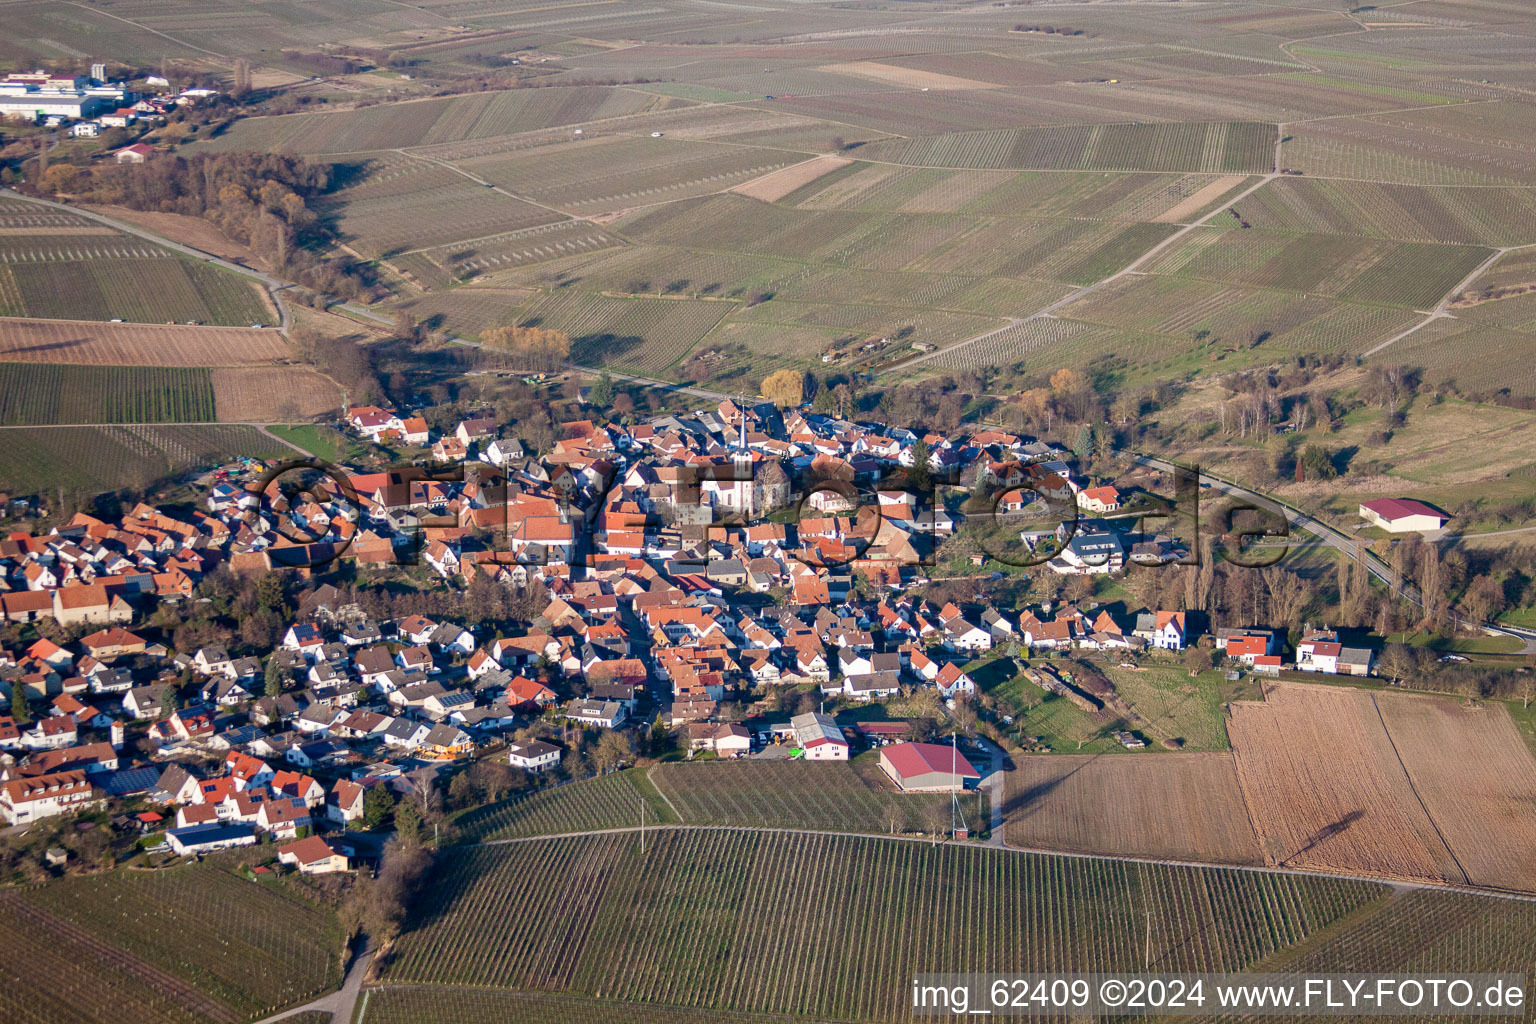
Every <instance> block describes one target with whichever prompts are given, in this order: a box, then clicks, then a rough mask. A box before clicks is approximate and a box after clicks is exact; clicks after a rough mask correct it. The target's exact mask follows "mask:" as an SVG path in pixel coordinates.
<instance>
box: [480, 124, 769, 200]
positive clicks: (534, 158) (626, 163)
mask: <svg viewBox="0 0 1536 1024" xmlns="http://www.w3.org/2000/svg"><path fill="white" fill-rule="evenodd" d="M799 160H800V158H799V157H798V156H797V155H796V154H792V153H786V152H783V151H781V150H772V149H761V148H756V147H748V146H720V145H714V144H710V143H705V142H691V141H688V140H686V139H668V138H661V139H653V138H649V137H646V138H628V137H624V136H608V137H604V138H593V139H590V140H584V141H574V142H567V143H562V144H559V145H553V146H544V147H541V148H539V149H535V150H531V151H528V152H526V153H511V154H495V155H492V156H485V157H472V158H470V159H466V160H461V161H459V162H458V164H457V165H456V166H459V167H461V168H463V169H464V170H465V171H467V172H469V173H471V174H474V175H476V176H477V177H480V178H484V179H485V180H486V181H489V182H491V183H492V184H495V185H499V186H501V187H503V188H505V189H507V190H508V191H510V192H513V193H515V194H517V195H525V196H528V197H529V198H531V199H533V200H534V201H536V202H538V203H540V204H543V205H545V206H550V207H553V208H555V209H558V210H564V211H566V212H568V213H573V214H581V215H586V216H592V215H596V214H604V213H613V212H616V211H620V210H627V209H631V208H635V207H643V206H654V205H656V204H657V203H663V202H671V201H675V200H678V199H688V198H691V197H693V196H700V195H708V194H709V193H712V192H723V191H725V190H727V189H730V188H732V187H733V186H736V185H739V184H741V183H743V182H746V181H751V180H753V179H755V178H760V177H762V176H764V175H766V174H768V173H770V172H772V171H775V170H777V169H779V168H780V167H784V166H786V165H788V164H792V163H798V162H799Z"/></svg>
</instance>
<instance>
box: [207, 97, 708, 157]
mask: <svg viewBox="0 0 1536 1024" xmlns="http://www.w3.org/2000/svg"><path fill="white" fill-rule="evenodd" d="M684 102H686V101H683V100H677V99H670V98H665V97H658V96H652V95H648V94H646V93H643V92H638V91H634V90H630V89H607V88H601V87H595V86H594V87H581V86H578V87H573V88H566V89H527V90H514V91H504V92H495V93H474V94H471V95H468V96H454V97H451V98H448V99H429V100H416V101H412V102H409V103H403V104H383V105H379V106H373V107H367V108H365V109H361V110H348V111H337V112H334V113H332V112H326V113H318V114H288V115H285V116H282V117H257V118H246V119H244V120H241V121H237V122H236V123H235V124H234V125H233V126H232V127H231V128H230V129H229V130H228V131H226V132H224V133H222V134H221V135H219V136H218V137H217V138H216V139H213V140H212V141H210V142H205V143H201V144H200V146H199V148H202V149H210V150H215V151H227V150H248V149H254V150H267V151H282V152H289V153H314V154H327V153H366V152H370V151H376V150H380V151H382V150H393V149H401V148H405V147H410V146H431V145H440V144H442V143H448V142H459V141H462V140H466V139H484V138H490V137H492V136H498V135H512V134H515V133H518V132H528V131H535V130H537V129H541V128H552V127H556V126H559V125H567V124H579V123H581V122H583V121H592V120H597V119H600V118H605V117H618V116H622V115H625V114H635V113H639V112H641V111H643V110H664V109H666V108H667V107H669V106H672V105H679V104H682V103H684Z"/></svg>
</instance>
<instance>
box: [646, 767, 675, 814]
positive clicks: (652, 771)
mask: <svg viewBox="0 0 1536 1024" xmlns="http://www.w3.org/2000/svg"><path fill="white" fill-rule="evenodd" d="M660 767H661V765H659V764H653V765H651V766H650V767H649V768H647V769H646V770H645V779H646V781H647V782H649V783H650V784H651V788H652V789H654V790H655V791H656V795H657V796H659V797H661V799H662V802H663V803H665V804H666V805H667V807H668V809H669V810H671V812H672V813H673V814H675V815H677V820H678V821H682V820H683V813H682V812H681V811H679V810H678V809H677V805H676V804H674V803H673V802H672V798H671V797H669V796H667V791H666V790H664V789H662V788H661V786H660V785H658V784H657V782H656V769H657V768H660Z"/></svg>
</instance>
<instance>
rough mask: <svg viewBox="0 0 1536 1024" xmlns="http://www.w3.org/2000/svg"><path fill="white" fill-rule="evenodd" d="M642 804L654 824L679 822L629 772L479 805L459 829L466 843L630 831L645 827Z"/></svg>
mask: <svg viewBox="0 0 1536 1024" xmlns="http://www.w3.org/2000/svg"><path fill="white" fill-rule="evenodd" d="M642 804H644V805H645V821H646V822H648V823H650V824H656V823H658V822H666V821H676V820H677V816H676V815H675V814H673V813H672V812H671V810H670V809H669V808H668V807H667V805H666V803H665V802H663V801H662V800H660V799H659V798H658V797H657V796H656V794H655V792H654V790H653V788H652V787H651V786H650V785H648V784H646V783H644V782H643V781H640V780H639V776H637V775H636V773H635V772H634V771H624V772H613V773H611V774H608V775H601V776H598V777H597V778H593V779H587V780H584V781H582V782H573V783H570V784H568V785H564V786H556V787H553V788H551V789H541V790H537V791H535V792H533V793H530V794H527V795H524V796H517V797H513V798H511V799H510V800H503V801H501V802H500V803H495V804H487V805H485V806H483V807H476V808H475V809H473V810H471V811H468V812H466V813H465V814H462V815H460V816H459V817H458V818H457V819H455V821H454V825H455V826H456V827H457V828H458V830H459V834H460V837H461V838H462V839H463V841H465V842H485V841H488V840H494V839H511V838H515V837H518V836H552V835H560V834H562V833H566V832H589V831H592V830H594V829H603V828H628V827H630V826H638V825H639V824H640V822H641V811H640V808H641V805H642Z"/></svg>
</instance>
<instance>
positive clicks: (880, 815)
mask: <svg viewBox="0 0 1536 1024" xmlns="http://www.w3.org/2000/svg"><path fill="white" fill-rule="evenodd" d="M864 767H865V771H864V772H863V773H862V774H861V773H860V771H858V770H856V769H854V768H853V767H851V766H849V765H848V764H809V763H804V762H786V761H761V762H759V761H746V762H741V761H737V762H732V761H716V762H712V763H704V762H700V763H698V764H667V765H661V766H659V767H657V768H656V769H655V770H654V771H652V773H651V776H650V777H651V780H652V781H653V782H654V783H655V784H656V788H657V790H658V791H660V792H661V793H662V794H663V795H664V797H665V798H666V800H667V802H668V804H669V805H670V806H672V807H674V808H676V810H677V813H678V814H679V815H680V816H681V819H682V821H683V822H685V823H686V824H689V825H758V826H765V827H776V828H811V829H820V830H825V831H832V832H882V833H883V832H900V833H907V832H911V833H918V832H921V833H931V832H934V831H943V830H945V829H947V828H948V827H949V824H950V797H949V795H948V794H907V793H900V792H897V791H896V790H895V789H893V788H891V786H890V785H889V783H884V782H883V780H881V779H870V778H868V777H867V776H868V774H869V772H870V771H873V772H874V774H875V775H876V776H878V775H879V774H880V773H879V770H878V769H877V768H874V767H873V766H864ZM981 800H982V797H981V796H980V795H979V794H968V795H967V796H966V797H965V799H964V800H963V802H962V810H963V811H964V813H965V815H966V816H967V818H968V819H971V821H970V824H971V827H972V828H973V829H977V830H978V831H979V830H981V829H982V828H983V826H984V825H985V823H986V821H987V820H988V819H987V818H986V817H985V814H986V812H985V810H984V809H983V808H982V807H981V806H979V803H980V801H981Z"/></svg>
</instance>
